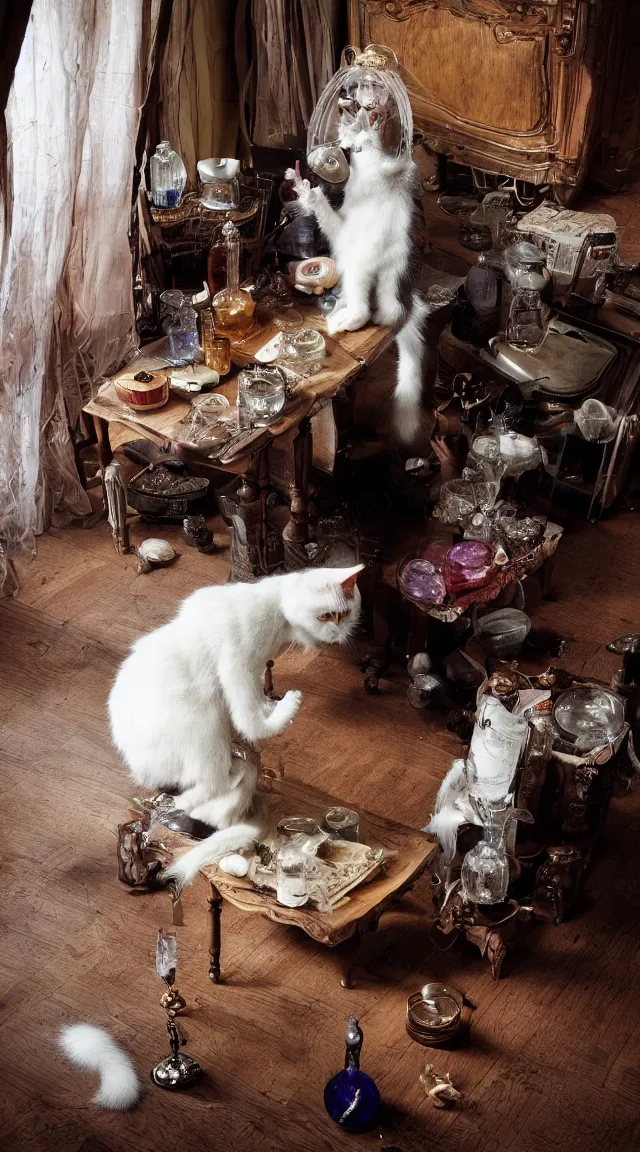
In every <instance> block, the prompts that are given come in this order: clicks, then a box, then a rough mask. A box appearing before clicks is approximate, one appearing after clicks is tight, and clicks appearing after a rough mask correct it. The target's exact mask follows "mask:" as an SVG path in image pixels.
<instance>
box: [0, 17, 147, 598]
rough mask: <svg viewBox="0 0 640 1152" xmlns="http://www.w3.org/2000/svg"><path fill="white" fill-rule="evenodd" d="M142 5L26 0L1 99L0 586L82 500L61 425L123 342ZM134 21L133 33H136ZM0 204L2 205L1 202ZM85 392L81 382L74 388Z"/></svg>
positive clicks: (126, 338)
mask: <svg viewBox="0 0 640 1152" xmlns="http://www.w3.org/2000/svg"><path fill="white" fill-rule="evenodd" d="M154 7H155V6H154V5H153V4H152V3H145V2H143V3H133V4H132V3H131V2H130V0H53V2H52V0H34V2H33V7H32V11H31V16H30V19H29V23H28V26H27V30H26V33H25V38H24V41H23V44H22V49H21V52H20V56H19V59H18V63H17V65H16V70H15V75H14V80H13V85H12V88H11V92H10V94H9V99H8V102H7V108H6V129H7V169H8V177H7V186H6V188H5V205H6V203H7V202H10V203H11V204H12V209H13V210H12V213H11V218H10V223H9V228H8V240H7V242H6V244H5V251H4V259H3V267H2V273H1V279H0V347H1V349H2V356H1V358H0V386H1V389H2V393H1V395H0V542H1V543H2V547H3V557H0V559H2V560H3V564H2V567H1V568H0V591H4V592H5V593H6V592H8V591H12V590H13V588H12V585H13V579H14V572H13V571H12V566H11V562H10V560H9V559H8V558H9V557H11V556H12V555H16V554H19V552H20V551H25V550H33V548H34V536H35V535H37V534H38V533H39V532H42V531H43V529H44V528H46V527H47V526H49V525H50V524H54V525H60V524H64V523H68V522H69V521H70V520H71V519H73V518H75V517H81V516H83V515H85V514H86V513H88V512H89V511H90V510H91V509H90V504H89V500H88V498H87V495H86V493H85V492H84V491H83V489H82V487H81V485H80V482H79V479H78V475H77V471H76V467H75V460H74V453H73V445H72V442H71V437H70V432H69V424H71V425H74V424H75V423H76V422H77V420H78V417H79V415H80V409H81V406H82V402H83V388H85V389H86V387H88V386H90V381H91V379H92V378H93V377H95V376H96V375H100V374H102V373H103V372H106V371H108V370H109V368H110V367H112V366H114V365H116V364H118V363H119V362H120V361H121V360H122V357H123V355H124V354H125V353H126V350H127V349H128V348H129V347H131V345H132V342H133V339H134V322H133V319H134V318H133V300H132V282H131V257H130V252H129V240H128V230H129V218H130V207H131V184H132V177H133V156H134V146H135V139H136V134H137V130H138V122H139V117H140V107H141V104H142V102H143V93H144V84H145V73H146V69H147V61H146V60H145V59H144V58H143V54H142V48H143V44H144V45H145V46H146V45H147V44H148V42H149V38H150V37H149V33H150V24H151V22H152V20H153V16H154ZM143 29H144V31H145V36H146V37H147V39H146V40H145V37H144V36H143ZM5 211H6V207H5ZM85 395H86V391H85Z"/></svg>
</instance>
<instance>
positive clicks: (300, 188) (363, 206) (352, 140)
mask: <svg viewBox="0 0 640 1152" xmlns="http://www.w3.org/2000/svg"><path fill="white" fill-rule="evenodd" d="M340 143H341V144H342V146H343V147H351V149H352V151H351V158H350V175H349V179H348V181H347V185H346V188H345V194H344V201H343V204H342V207H341V208H340V209H339V211H335V210H334V209H333V208H332V207H331V205H330V203H329V201H328V200H327V198H326V196H325V195H324V193H323V192H322V190H321V189H320V188H311V187H310V185H309V181H308V180H300V179H299V177H296V174H295V172H294V171H293V170H292V169H290V170H289V171H288V172H287V176H288V178H289V179H292V180H294V183H295V187H296V192H297V194H298V199H299V202H300V210H301V211H303V212H304V213H313V214H314V215H315V217H316V220H317V222H318V225H319V227H320V228H321V230H322V231H323V232H324V234H325V236H326V237H327V240H328V241H329V246H330V248H331V255H332V256H333V259H334V260H335V262H336V265H337V268H338V272H339V273H340V278H341V287H340V299H339V301H338V303H337V305H336V307H335V309H334V311H333V312H332V313H331V314H330V315H329V317H328V319H327V331H328V333H329V335H330V336H333V335H335V334H336V333H337V332H353V331H355V330H356V329H358V328H362V327H364V325H365V324H368V323H369V322H370V320H371V318H372V317H371V301H372V299H374V298H375V301H376V310H375V314H374V316H373V320H374V322H375V323H376V324H387V325H389V326H390V327H392V328H395V329H396V330H397V336H396V344H397V348H398V377H397V381H398V382H397V386H396V391H395V404H394V423H395V427H396V432H397V434H398V436H399V438H400V439H401V440H403V441H405V442H411V441H412V440H413V439H415V437H416V435H417V434H418V432H419V430H420V412H421V403H420V401H421V396H422V374H423V359H424V339H423V336H422V327H423V324H424V320H425V317H426V315H427V306H426V304H425V303H424V301H422V300H421V299H420V297H419V296H418V295H417V293H414V294H413V295H412V298H411V304H410V306H409V308H408V309H407V307H406V305H405V304H403V301H402V300H401V298H400V284H401V282H402V280H403V279H404V278H405V277H407V276H408V275H409V268H410V264H411V260H412V255H413V252H412V238H411V225H412V216H413V212H414V196H415V191H416V181H417V180H418V182H419V175H418V172H417V168H416V165H415V164H414V162H413V160H412V159H411V156H410V155H408V154H407V155H400V156H388V155H387V154H386V153H385V152H384V151H382V146H381V143H380V133H379V132H378V131H377V130H376V129H375V128H374V127H371V126H370V125H369V122H368V119H367V117H366V115H364V116H363V114H362V113H360V114H359V116H358V117H356V119H355V121H353V122H352V123H351V124H350V125H349V126H348V127H347V128H345V129H343V132H342V137H341V140H340Z"/></svg>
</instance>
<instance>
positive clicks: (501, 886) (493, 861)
mask: <svg viewBox="0 0 640 1152" xmlns="http://www.w3.org/2000/svg"><path fill="white" fill-rule="evenodd" d="M469 800H470V801H471V805H472V807H473V808H474V810H475V811H476V813H477V815H478V816H479V817H480V819H481V820H482V828H483V838H482V840H480V841H479V842H478V843H477V844H476V846H475V848H471V850H470V851H469V852H467V854H466V856H465V858H464V860H463V861H462V887H463V890H464V895H465V899H466V900H469V901H470V902H471V903H472V904H501V903H502V901H503V900H504V899H505V897H506V895H507V888H508V887H509V859H508V856H507V852H506V848H505V840H506V837H507V835H508V832H509V830H510V825H511V822H512V820H513V819H514V811H513V804H512V803H511V804H504V803H500V804H499V805H496V804H493V803H491V802H487V801H482V800H481V799H479V798H478V797H474V796H472V795H470V796H469Z"/></svg>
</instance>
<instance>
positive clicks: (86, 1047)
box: [59, 1024, 140, 1111]
mask: <svg viewBox="0 0 640 1152" xmlns="http://www.w3.org/2000/svg"><path fill="white" fill-rule="evenodd" d="M59 1043H60V1047H61V1049H62V1051H63V1052H64V1054H65V1056H66V1057H67V1058H68V1059H69V1060H71V1062H72V1064H75V1065H76V1067H78V1068H86V1069H88V1070H89V1071H91V1072H99V1073H100V1090H99V1092H98V1093H97V1095H96V1096H94V1097H93V1101H92V1102H93V1103H94V1104H99V1105H100V1107H101V1108H110V1109H113V1110H118V1111H124V1110H125V1109H127V1108H133V1105H134V1104H135V1103H136V1102H137V1100H138V1098H139V1096H140V1081H139V1080H138V1077H137V1075H136V1070H135V1068H134V1067H133V1064H132V1063H131V1060H130V1059H129V1057H128V1056H127V1053H126V1052H125V1051H124V1050H123V1049H122V1048H121V1047H120V1045H119V1044H116V1042H115V1040H114V1039H113V1038H112V1037H111V1036H110V1035H109V1033H108V1032H107V1031H105V1029H104V1028H96V1027H94V1025H93V1024H72V1025H70V1026H69V1027H67V1028H63V1029H62V1031H61V1033H60V1039H59Z"/></svg>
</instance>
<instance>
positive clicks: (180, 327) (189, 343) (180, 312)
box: [160, 288, 200, 364]
mask: <svg viewBox="0 0 640 1152" xmlns="http://www.w3.org/2000/svg"><path fill="white" fill-rule="evenodd" d="M160 300H161V301H162V303H163V304H164V306H165V307H166V308H167V309H168V316H167V319H166V320H165V321H164V324H163V328H164V330H165V332H166V334H167V336H168V337H169V357H168V358H169V360H170V362H171V363H172V364H191V363H193V361H194V360H195V359H196V356H197V355H198V352H199V350H200V341H199V339H198V314H197V312H196V310H195V308H193V307H192V305H191V303H190V301H189V299H188V298H187V297H186V296H185V295H184V294H183V293H182V292H180V291H179V290H177V289H173V288H170V289H168V290H167V291H166V292H163V293H162V294H161V296H160Z"/></svg>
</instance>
